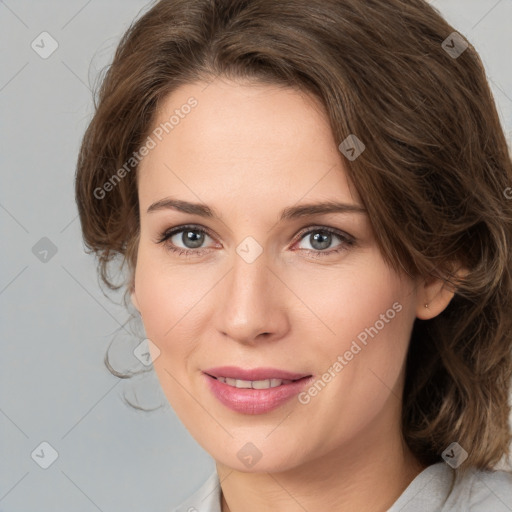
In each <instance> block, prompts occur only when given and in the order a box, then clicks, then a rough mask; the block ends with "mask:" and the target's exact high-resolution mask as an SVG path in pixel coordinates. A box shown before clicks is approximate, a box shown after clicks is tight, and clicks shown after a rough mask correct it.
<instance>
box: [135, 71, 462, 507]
mask: <svg viewBox="0 0 512 512" xmlns="http://www.w3.org/2000/svg"><path fill="white" fill-rule="evenodd" d="M191 96H193V97H194V98H196V99H197V101H198V105H197V107H196V108H194V109H193V110H192V111H191V112H190V113H189V114H188V115H187V116H185V117H184V118H183V119H180V122H179V124H177V125H176V126H175V127H174V129H173V130H172V131H170V132H169V134H167V135H166V136H164V137H163V139H162V141H161V142H159V143H158V144H157V146H156V147H155V148H154V149H152V150H151V151H150V152H149V154H148V155H147V156H146V157H145V158H144V159H143V161H142V162H141V164H140V167H139V169H138V194H139V205H140V219H141V221H140V228H141V236H140V243H139V248H138V256H137V267H136V272H135V288H134V290H133V292H132V302H133V304H134V306H135V307H136V308H137V309H138V310H139V311H140V313H141V315H142V319H143V323H144V327H145V330H146V335H147V337H148V338H149V339H150V340H152V342H153V343H154V344H155V346H156V347H158V349H159V351H160V353H159V354H157V351H156V350H154V349H153V350H152V355H153V359H154V368H155V371H156V373H157V376H158V378H159V381H160V383H161V386H162V388H163V391H164V393H165V395H166V397H167V399H168V400H169V402H170V404H171V406H172V407H173V409H174V411H175V412H176V414H177V415H178V416H179V418H180V419H181V421H182V422H183V424H184V425H185V427H186V428H187V429H188V430H189V431H190V433H191V434H192V436H194V438H195V439H196V440H197V441H198V443H199V444H200V445H201V446H202V447H203V448H204V449H205V450H206V451H207V452H208V453H210V454H211V456H212V457H213V458H214V459H215V461H216V467H217V471H218V474H219V476H220V480H221V487H222V510H223V512H226V511H231V512H262V511H271V510H272V511H276V510H279V511H280V512H292V511H293V512H295V511H301V512H303V510H309V511H312V512H313V511H318V510H344V511H356V510H357V511H360V510H366V511H375V512H377V511H384V510H386V509H387V508H388V507H390V506H391V505H392V504H393V503H394V502H395V501H396V499H397V498H398V497H399V495H400V494H401V493H402V492H403V491H404V489H405V488H406V487H407V485H408V484H409V483H410V482H411V481H412V480H413V479H414V477H415V476H417V475H418V473H419V472H420V471H421V470H423V469H424V467H423V466H421V465H420V464H419V463H418V461H417V460H416V459H415V458H414V457H413V455H412V454H411V452H410V451H409V450H408V449H407V447H406V446H405V444H404V443H403V441H402V438H401V433H400V410H401V400H400V397H401V391H402V388H403V378H404V369H405V357H406V351H407V347H408V343H409V339H410V334H411V329H412V326H413V323H414V320H415V318H417V317H418V318H423V319H427V318H431V317H433V316H435V315H437V314H439V313H440V312H441V311H442V310H443V309H444V308H445V307H446V306H447V305H448V303H449V301H450V300H451V298H452V296H453V291H451V290H449V289H447V288H446V287H444V286H443V284H442V283H441V282H439V281H429V282H426V281H423V280H420V279H415V280H412V279H411V278H409V277H407V276H405V275H401V274H398V273H396V272H395V271H394V270H392V269H391V268H390V267H389V266H388V265H387V264H386V263H385V262H384V260H383V258H382V255H381V253H380V251H379V249H378V247H377V245H376V242H375V238H374V234H373V231H372V228H371V225H370V221H369V218H368V216H367V215H366V213H364V212H363V213H328V214H325V213H324V214H317V215H312V216H308V217H302V218H297V219H293V220H284V221H282V222H279V220H278V219H279V215H280V212H281V210H283V209H284V208H286V207H289V206H295V205H297V204H305V203H316V202H320V201H326V200H333V201H342V202H344V203H348V204H352V205H359V206H362V202H361V199H360V197H359V196H358V194H357V191H356V190H355V189H354V187H353V185H352V184H351V183H350V181H349V180H348V178H347V175H346V171H345V165H349V163H348V162H347V161H346V160H345V159H344V157H343V156H342V154H341V153H340V151H339V150H338V144H339V142H340V141H335V140H334V139H333V136H332V132H331V130H330V128H329V123H328V118H327V116H326V113H325V111H324V110H323V109H322V107H321V105H320V104H319V103H318V102H317V101H316V100H315V99H314V98H313V97H310V96H308V95H306V94H305V93H300V92H298V91H296V90H293V89H291V88H283V87H277V86H270V85H263V84H255V83H249V82H232V81H228V80H227V79H219V78H217V79H215V80H214V81H213V82H211V83H210V84H209V85H207V84H206V83H195V84H187V85H184V86H182V87H180V88H179V89H177V90H176V91H174V92H173V93H172V94H171V95H170V96H168V97H167V98H166V99H165V101H164V102H163V103H162V104H161V106H160V109H159V112H158V116H157V118H156V119H155V122H154V126H155V127H156V126H158V125H159V124H160V123H163V122H165V121H166V120H168V119H169V117H170V115H172V113H173V112H174V110H175V109H179V108H180V107H181V106H182V105H184V104H185V103H186V102H187V100H188V99H189V98H190V97H191ZM359 135H360V136H361V137H360V138H364V134H359ZM167 197H172V198H174V199H180V200H183V201H190V202H195V203H203V204H206V205H208V206H209V207H210V208H212V209H214V210H215V211H216V212H218V214H219V215H220V219H216V218H206V217H202V216H199V215H197V214H190V213H183V212H180V211H177V210H174V209H162V210H158V211H153V212H150V213H148V212H147V209H148V207H149V206H150V205H151V204H152V203H154V202H156V201H159V200H161V199H164V198H167ZM188 224H193V225H194V226H196V227H202V228H205V229H207V230H209V231H210V233H211V234H212V236H210V235H205V238H204V242H203V244H202V245H201V248H203V253H202V254H197V253H196V254H192V255H191V256H189V257H186V256H185V255H180V254H177V253H173V252H171V251H170V250H169V247H170V246H172V243H174V244H175V246H177V247H179V248H182V249H183V248H185V249H187V248H188V249H189V250H190V251H194V250H195V251H198V249H194V248H193V247H194V246H192V248H190V247H191V245H190V243H189V245H188V246H187V245H185V243H186V239H185V241H183V237H182V234H183V232H181V233H178V234H176V235H174V236H173V237H172V239H171V240H170V241H167V244H168V245H167V247H166V245H165V244H164V243H157V240H158V238H159V237H160V236H161V234H162V233H163V232H164V231H165V230H169V229H170V228H173V227H178V226H183V225H188ZM323 227H330V228H333V229H336V230H339V231H340V232H342V233H346V234H348V235H350V237H352V238H353V239H354V240H355V242H354V244H353V245H349V244H347V243H345V242H344V241H343V239H340V238H338V237H337V236H336V235H333V236H332V239H331V243H330V245H328V242H327V248H326V249H322V248H318V247H319V245H318V243H316V244H315V241H314V239H313V235H315V233H318V231H319V230H320V233H323V232H322V230H321V228H323ZM306 228H308V229H306ZM315 228H317V229H316V231H315ZM194 233H196V234H197V232H194ZM197 235H198V236H200V233H199V234H197ZM248 236H251V237H253V238H254V239H255V240H256V241H257V242H258V244H259V245H260V246H261V248H262V249H263V252H262V254H261V255H260V256H259V257H258V258H256V260H255V261H254V262H252V263H248V262H247V261H246V260H244V259H243V258H242V257H240V256H239V254H238V253H237V252H236V248H237V246H238V245H239V244H240V243H241V242H242V241H243V240H244V239H245V238H246V237H248ZM317 236H318V235H317ZM340 247H342V248H343V249H342V250H341V251H340V252H337V253H335V252H332V251H333V250H335V249H338V248H340ZM204 248H206V249H204ZM322 251H323V252H324V253H326V254H324V255H323V256H321V255H320V256H318V253H320V252H322ZM328 251H331V253H330V254H327V253H328ZM315 256H316V257H315ZM396 302H398V303H399V304H400V305H401V306H402V309H401V311H400V312H399V313H397V314H396V316H395V317H394V318H393V319H392V320H390V321H389V322H388V323H386V324H385V327H384V328H382V329H381V330H380V331H379V333H378V335H376V336H375V337H374V338H373V339H369V341H368V344H367V345H366V346H364V348H363V349H362V350H361V352H359V353H358V354H357V356H355V357H354V358H353V359H352V360H351V361H349V362H348V364H347V365H346V366H344V368H343V369H342V371H340V372H339V373H337V375H336V377H335V378H333V379H332V381H331V382H329V383H328V384H327V385H326V386H325V388H324V389H323V390H322V391H321V392H320V393H318V395H317V396H315V397H313V398H311V401H310V402H309V403H308V404H306V405H304V404H301V403H299V401H298V400H296V399H292V400H290V401H288V402H286V403H285V404H284V405H282V406H280V407H279V408H277V409H275V410H274V411H271V412H268V413H265V414H259V415H248V414H241V413H238V412H234V411H232V410H230V409H228V408H226V407H225V406H224V405H223V404H221V403H220V402H219V401H218V400H217V399H216V398H215V397H214V396H213V395H212V394H211V392H210V391H209V389H208V388H207V386H206V385H205V379H204V375H203V374H202V370H205V369H207V368H211V367H213V366H224V365H233V366H239V367H243V368H255V367H261V366H271V367H276V368H280V369H285V370H288V371H293V372H299V373H304V374H312V375H314V376H315V377H317V378H319V377H321V376H322V374H324V373H325V372H326V371H327V369H328V368H329V367H332V365H333V363H334V362H335V361H336V360H337V357H338V355H343V354H344V353H345V351H346V350H348V349H349V348H350V346H351V343H352V341H353V340H355V339H356V337H357V335H358V334H359V333H361V332H362V331H364V330H365V328H369V327H370V326H374V325H375V323H376V321H377V320H379V318H381V316H380V315H382V314H385V313H386V311H387V310H388V309H390V308H391V307H392V305H393V304H394V303H396ZM426 303H427V304H428V305H429V307H428V308H426V307H425V304H426ZM249 442H250V443H252V444H253V445H255V446H256V447H257V449H258V450H259V452H261V454H262V456H261V459H260V460H259V461H258V462H257V463H256V464H255V465H254V466H253V467H251V468H249V467H247V466H246V465H245V464H244V463H243V462H242V461H241V460H240V459H239V458H238V457H237V453H238V451H239V450H240V449H241V448H242V447H244V445H246V443H249ZM368 489H371V492H368Z"/></svg>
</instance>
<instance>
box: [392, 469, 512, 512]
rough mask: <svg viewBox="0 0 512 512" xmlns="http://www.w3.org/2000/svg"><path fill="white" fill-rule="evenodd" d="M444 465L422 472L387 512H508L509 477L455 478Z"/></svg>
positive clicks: (477, 474) (476, 474)
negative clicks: (453, 482) (453, 483)
mask: <svg viewBox="0 0 512 512" xmlns="http://www.w3.org/2000/svg"><path fill="white" fill-rule="evenodd" d="M455 476H456V470H453V469H452V468H451V467H450V466H448V464H446V463H445V462H439V463H436V464H433V465H431V466H429V467H427V468H426V469H424V470H423V471H422V472H421V473H420V474H419V475H417V476H416V478H415V479H414V480H413V481H412V482H411V484H409V486H408V487H407V489H406V490H405V491H404V492H403V493H402V495H401V496H400V497H399V499H398V500H397V501H396V502H395V503H394V504H393V506H392V507H391V508H390V509H388V511H387V512H432V511H434V510H435V511H436V512H511V511H512V473H510V472H506V471H481V470H477V469H471V470H469V471H468V472H467V473H466V475H465V476H464V478H462V479H461V478H457V479H456V480H455V485H454V486H453V489H452V490H451V492H450V488H451V484H452V481H453V479H454V477H455Z"/></svg>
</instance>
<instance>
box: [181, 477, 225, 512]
mask: <svg viewBox="0 0 512 512" xmlns="http://www.w3.org/2000/svg"><path fill="white" fill-rule="evenodd" d="M172 512H221V506H220V483H219V477H218V475H217V471H214V472H213V473H212V474H211V475H210V476H209V477H208V479H207V480H206V481H205V482H204V483H203V484H202V485H201V487H200V488H199V489H198V490H197V491H196V492H195V493H194V494H192V495H191V496H189V497H188V498H187V499H186V500H184V501H183V502H181V503H180V505H178V507H176V508H174V509H173V510H172Z"/></svg>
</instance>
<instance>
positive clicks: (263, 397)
mask: <svg viewBox="0 0 512 512" xmlns="http://www.w3.org/2000/svg"><path fill="white" fill-rule="evenodd" d="M511 183H512V163H511V159H510V155H509V152H508V149H507V146H506V141H505V137H504V134H503V130H502V128H501V126H500V122H499V118H498V115H497V112H496V107H495V104H494V101H493V99H492V95H491V93H490V90H489V86H488V84H487V81H486V77H485V71H484V69H483V66H482V63H481V61H480V58H479V57H478V55H477V52H476V51H475V49H474V48H473V47H472V46H471V45H470V44H469V43H467V41H466V40H465V39H464V38H463V37H462V36H461V35H459V34H457V33H456V32H455V30H454V29H453V27H451V26H450V25H449V24H448V23H447V22H446V21H445V20H444V19H443V18H442V17H441V16H440V14H439V13H438V12H437V11H436V10H435V9H434V8H432V7H431V6H429V4H428V3H426V2H424V1H421V0H412V1H407V2H406V1H401V0H391V1H390V0H375V1H372V2H362V1H360V0H283V1H280V2H275V1H272V0H251V1H242V0H211V1H210V0H186V1H185V0H162V1H160V2H158V3H157V4H156V5H154V6H153V7H152V8H151V9H150V10H149V11H148V12H147V13H146V14H145V15H144V16H142V17H141V18H140V19H139V20H138V21H137V22H136V23H134V24H133V25H132V26H131V27H130V29H129V30H128V31H127V32H126V34H125V35H124V37H123V39H122V41H121V42H120V44H119V47H118V49H117V52H116V54H115V58H114V61H113V63H112V65H111V67H110V68H109V70H108V72H107V74H106V76H105V77H104V80H103V82H102V85H101V90H100V93H99V101H98V104H97V106H96V111H95V115H94V117H93V119H92V121H91V123H90V125H89V127H88V129H87V132H86V133H85V136H84V140H83V144H82V148H81V151H80V155H79V160H78V167H77V176H76V197H77V203H78V207H79V212H80V219H81V223H82V230H83V236H84V240H85V242H86V244H87V246H88V248H89V249H90V250H92V251H94V252H95V253H96V254H97V255H98V257H99V264H100V267H99V269H100V272H101V275H102V277H103V280H104V281H105V283H107V284H108V285H110V286H112V287H114V285H113V283H112V282H111V280H110V278H109V276H108V273H107V267H108V264H109V262H110V261H111V260H112V258H113V257H115V256H116V255H121V257H122V259H123V261H124V262H126V263H127V264H128V269H129V278H128V281H127V283H126V293H127V294H129V296H130V298H131V301H132V303H133V305H134V307H135V308H136V309H137V310H138V311H139V312H140V315H141V317H142V321H143V324H144V329H145V332H146V335H147V338H148V340H150V341H149V342H148V343H149V349H150V352H151V356H152V359H153V365H154V369H155V371H156V373H157V375H158V378H159V381H160V383H161V385H162V388H163V391H164V393H165V395H166V397H167V399H168V401H169V403H170V405H171V406H172V407H173V409H174V411H175V412H176V414H177V415H178V416H179V417H180V419H181V421H182V422H183V424H184V425H185V426H186V428H187V429H188V430H189V431H190V433H191V434H192V435H193V436H194V437H195V439H196V440H197V441H198V443H199V444H200V445H201V446H202V447H203V448H204V449H205V450H206V451H207V452H208V453H209V454H211V456H212V457H213V458H214V459H215V462H216V471H215V473H214V474H213V475H212V476H211V478H210V479H209V480H208V481H207V482H206V483H205V484H204V486H203V487H202V488H201V489H199V490H198V492H197V493H196V494H195V495H194V496H192V497H190V498H189V499H187V500H185V502H183V503H182V505H181V507H180V508H179V509H178V510H189V511H192V510H198V511H205V512H206V511H210V512H211V511H217V512H220V511H222V512H228V511H230V512H240V511H243V512H252V511H258V512H261V511H267V510H277V511H281V512H288V511H296V510H297V511H298V510H301V511H303V510H310V511H316V510H325V509H330V510H364V511H375V512H378V511H384V510H389V511H392V512H398V511H399V510H401V511H404V510H411V511H412V510H414V511H420V510H421V511H423V510H424V511H427V510H428V511H434V510H436V511H437V510H443V511H445V510H472V511H480V510H481V511H484V510H485V511H489V510H492V511H506V510H510V509H511V508H512V473H511V472H510V471H505V470H503V469H502V470H499V471H496V470H494V469H495V467H496V465H497V464H498V462H500V461H501V462H502V463H503V462H504V461H505V460H506V458H507V457H508V455H509V449H510V441H511V432H510V426H509V423H508V416H509V413H510V406H509V404H508V397H509V393H510V382H511V375H512V355H511V346H512V330H511V328H512V325H511V324H512V318H511V315H510V310H511V307H512V303H511V301H512V274H511V271H512V261H511V257H512V256H511V254H512V253H511V244H512V202H511V201H510V200H509V199H507V194H506V193H505V191H506V190H507V189H508V187H510V184H511ZM127 296H128V295H127ZM369 490H370V492H369Z"/></svg>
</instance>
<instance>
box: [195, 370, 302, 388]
mask: <svg viewBox="0 0 512 512" xmlns="http://www.w3.org/2000/svg"><path fill="white" fill-rule="evenodd" d="M205 373H206V372H205ZM206 375H208V376H209V377H211V378H212V379H215V380H218V381H219V382H223V383H224V384H227V385H228V386H231V387H234V388H238V389H270V388H277V387H279V386H284V385H286V384H291V383H292V382H297V381H299V380H302V379H307V378H308V377H311V375H307V376H305V377H301V378H300V379H276V378H272V379H262V380H243V379H232V378H230V377H222V376H218V377H215V376H214V375H210V374H208V373H206Z"/></svg>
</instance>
